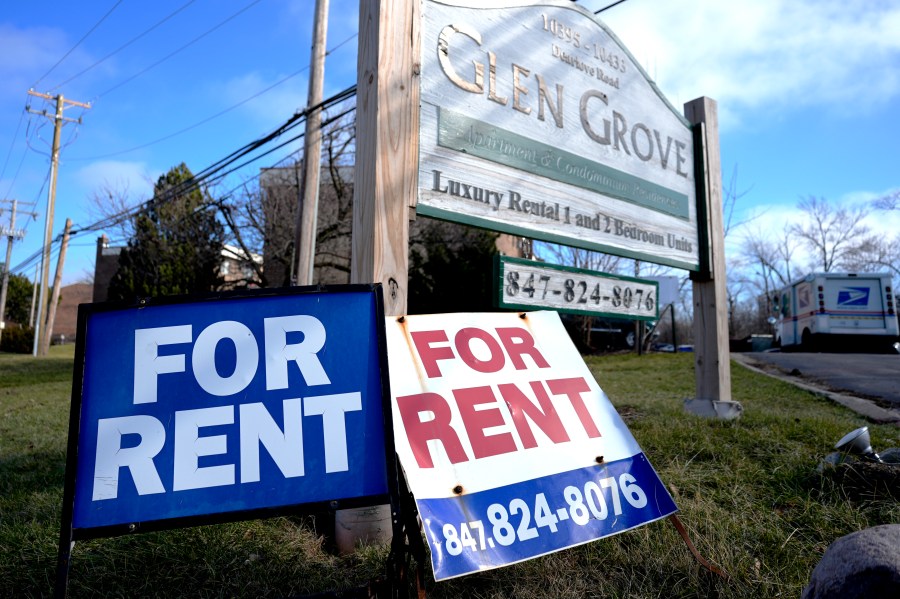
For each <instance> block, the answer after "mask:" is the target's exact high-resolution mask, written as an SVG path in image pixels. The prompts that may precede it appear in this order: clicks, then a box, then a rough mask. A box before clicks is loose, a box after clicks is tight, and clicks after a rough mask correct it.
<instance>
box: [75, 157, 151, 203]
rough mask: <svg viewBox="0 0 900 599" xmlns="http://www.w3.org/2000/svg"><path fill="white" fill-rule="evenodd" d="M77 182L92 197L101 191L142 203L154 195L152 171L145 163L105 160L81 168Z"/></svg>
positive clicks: (76, 178)
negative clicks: (122, 194) (116, 193)
mask: <svg viewBox="0 0 900 599" xmlns="http://www.w3.org/2000/svg"><path fill="white" fill-rule="evenodd" d="M75 180H76V181H77V182H78V184H79V185H80V186H81V187H82V188H83V189H84V191H85V192H86V194H88V195H90V194H92V193H95V192H97V191H99V190H101V189H109V190H112V191H116V192H122V193H126V192H127V194H128V197H129V198H130V199H131V200H132V201H134V202H137V201H142V200H145V199H147V198H149V197H150V195H151V194H152V193H153V182H152V181H153V178H152V173H151V169H150V168H148V166H147V165H146V164H144V163H143V162H123V161H116V160H103V161H98V162H92V163H91V164H89V165H87V166H85V167H82V168H80V169H79V170H78V171H77V173H76V174H75Z"/></svg>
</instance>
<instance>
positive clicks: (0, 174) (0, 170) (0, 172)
mask: <svg viewBox="0 0 900 599" xmlns="http://www.w3.org/2000/svg"><path fill="white" fill-rule="evenodd" d="M23 120H25V111H24V110H23V111H22V114H20V115H19V124H17V125H16V132H15V133H13V136H12V141H11V142H10V144H9V151H8V152H7V153H6V160H4V161H3V168H0V181H2V180H3V175H5V174H6V165H8V164H9V157H10V156H12V151H13V148H14V147H15V146H16V138H17V137H19V129H21V128H22V121H23ZM10 188H12V185H10ZM6 195H9V190H7V191H6Z"/></svg>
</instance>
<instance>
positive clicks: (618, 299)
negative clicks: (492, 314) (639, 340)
mask: <svg viewBox="0 0 900 599" xmlns="http://www.w3.org/2000/svg"><path fill="white" fill-rule="evenodd" d="M495 270H496V274H497V277H496V283H495V284H496V290H497V305H498V306H499V307H501V308H513V309H519V310H522V309H524V310H533V309H534V308H549V309H552V310H557V311H560V312H572V313H575V314H588V315H591V316H613V317H628V318H632V319H635V320H656V319H657V318H659V307H658V301H657V298H658V296H659V283H657V282H656V281H651V280H646V279H637V278H633V277H623V276H620V275H610V274H606V273H602V272H597V271H593V270H585V269H582V268H571V267H568V266H557V265H554V264H546V263H543V262H535V261H533V260H523V259H521V258H509V257H507V256H497V258H496V261H495Z"/></svg>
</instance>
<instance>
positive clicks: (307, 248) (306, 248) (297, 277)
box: [294, 0, 328, 285]
mask: <svg viewBox="0 0 900 599" xmlns="http://www.w3.org/2000/svg"><path fill="white" fill-rule="evenodd" d="M327 33H328V0H316V15H315V22H314V24H313V46H312V60H311V62H310V71H309V94H308V98H307V101H306V106H307V109H308V110H309V112H308V113H307V115H306V133H305V135H304V136H303V184H302V190H301V192H300V206H299V208H300V209H299V210H298V211H297V223H296V226H295V227H294V282H295V283H296V284H297V285H312V283H313V271H314V266H315V261H316V233H317V231H318V221H319V169H320V167H319V165H320V164H321V162H322V131H321V127H322V109H321V108H319V107H318V106H319V104H321V103H322V86H323V80H324V78H325V54H326V51H325V43H326V42H325V39H326V37H327Z"/></svg>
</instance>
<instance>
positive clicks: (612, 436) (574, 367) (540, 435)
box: [387, 312, 677, 580]
mask: <svg viewBox="0 0 900 599" xmlns="http://www.w3.org/2000/svg"><path fill="white" fill-rule="evenodd" d="M387 345H388V358H389V364H390V377H391V394H392V401H393V419H394V434H395V443H396V450H397V454H398V456H399V457H400V462H401V465H402V466H403V469H404V471H405V473H406V478H407V482H408V483H409V486H410V489H411V491H412V492H413V494H414V495H415V497H416V503H417V505H418V508H419V512H420V514H421V516H422V520H423V522H424V525H425V531H426V536H427V539H428V542H429V545H430V546H431V555H432V565H433V568H434V573H435V578H436V579H437V580H442V579H446V578H452V577H454V576H460V575H463V574H468V573H471V572H476V571H480V570H487V569H491V568H496V567H499V566H504V565H508V564H512V563H515V562H519V561H523V560H526V559H530V558H533V557H537V556H540V555H544V554H547V553H551V552H553V551H558V550H560V549H564V548H566V547H572V546H574V545H579V544H583V543H587V542H589V541H592V540H595V539H598V538H601V537H604V536H608V535H612V534H616V533H619V532H622V531H625V530H628V529H630V528H634V527H636V526H639V525H641V524H645V523H647V522H652V521H654V520H657V519H659V518H662V517H664V516H667V515H669V514H671V513H673V512H675V511H676V510H677V508H676V506H675V503H674V502H673V501H672V498H671V497H670V496H669V493H668V492H667V491H666V489H665V487H664V486H663V484H662V482H661V481H660V479H659V477H658V475H657V474H656V472H655V471H654V470H653V467H652V466H651V465H650V463H649V462H648V460H647V458H646V457H645V456H644V454H643V452H642V451H641V448H640V447H639V446H638V444H637V442H636V441H635V439H634V437H632V435H631V433H630V431H629V430H628V428H627V426H626V425H625V423H624V422H623V421H622V419H621V418H620V417H619V415H618V413H616V411H615V409H614V408H613V406H612V404H611V403H610V402H609V399H608V398H607V397H606V395H605V394H604V393H603V391H602V390H601V389H600V387H599V386H598V385H597V382H596V381H595V380H594V377H593V376H592V375H591V373H590V371H589V370H588V368H587V366H586V365H585V364H584V361H583V360H582V359H581V356H580V355H579V354H578V351H577V350H576V349H575V347H574V345H573V344H572V342H571V341H570V339H569V337H568V334H567V333H566V331H565V329H564V328H563V326H562V323H561V322H560V320H559V316H558V315H557V314H556V313H555V312H532V313H525V314H523V315H519V314H515V313H511V314H440V315H427V316H407V317H405V318H403V319H399V320H398V319H396V318H394V317H389V318H388V319H387Z"/></svg>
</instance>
